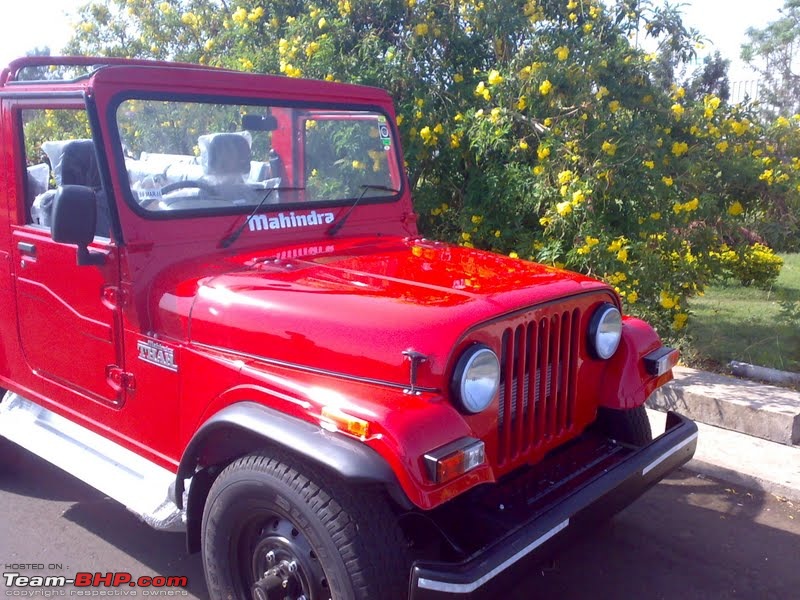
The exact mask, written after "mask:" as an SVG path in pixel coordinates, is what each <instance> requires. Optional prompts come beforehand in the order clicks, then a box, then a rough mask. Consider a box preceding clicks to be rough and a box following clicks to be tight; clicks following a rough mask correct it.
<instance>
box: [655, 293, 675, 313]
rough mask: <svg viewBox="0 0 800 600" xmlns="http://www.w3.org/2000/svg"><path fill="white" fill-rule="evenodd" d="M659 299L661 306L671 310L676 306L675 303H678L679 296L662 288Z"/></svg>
mask: <svg viewBox="0 0 800 600" xmlns="http://www.w3.org/2000/svg"><path fill="white" fill-rule="evenodd" d="M659 300H660V302H661V306H662V307H663V308H666V309H667V310H669V309H670V308H674V307H675V305H676V304H677V303H678V298H677V296H672V295H671V294H670V293H669V292H667V291H665V290H661V293H660V294H659Z"/></svg>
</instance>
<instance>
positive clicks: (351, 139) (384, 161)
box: [116, 99, 401, 217]
mask: <svg viewBox="0 0 800 600" xmlns="http://www.w3.org/2000/svg"><path fill="white" fill-rule="evenodd" d="M116 119H117V128H118V132H119V139H120V143H121V145H122V153H123V155H124V156H125V167H126V171H127V177H128V185H129V187H130V190H131V197H132V200H133V202H134V203H135V205H136V206H138V207H139V208H140V209H141V210H142V211H144V213H145V214H161V215H163V216H176V217H177V216H180V215H182V214H185V213H187V212H188V213H191V215H192V216H197V214H198V213H199V214H203V213H208V214H219V213H221V212H226V213H227V212H239V211H240V209H241V212H247V210H248V207H249V209H251V210H252V209H253V208H255V207H256V206H258V205H259V204H261V203H262V202H263V204H264V206H266V209H265V210H269V205H271V204H281V207H280V208H281V209H282V208H284V205H287V204H289V205H292V204H294V205H298V206H310V205H314V206H317V205H321V206H326V205H329V206H332V205H335V204H344V203H348V202H352V201H353V200H354V199H356V198H358V197H359V196H361V195H362V194H364V190H365V189H367V192H366V194H365V195H364V198H363V200H361V202H362V203H366V202H370V201H379V200H388V199H392V198H396V197H397V194H398V191H399V189H400V186H401V175H400V168H401V167H400V164H401V163H400V161H399V160H398V153H397V144H396V142H395V141H394V139H393V134H392V128H391V127H390V126H389V124H388V121H387V118H386V116H385V115H384V114H383V113H379V112H376V111H370V110H354V109H347V110H343V109H329V108H318V109H315V108H313V107H311V108H309V107H303V108H298V107H287V106H264V105H247V104H223V103H219V102H215V103H211V102H198V101H174V100H169V101H167V100H151V99H128V100H124V101H122V102H121V103H120V104H119V106H118V108H117V112H116ZM265 198H266V199H265Z"/></svg>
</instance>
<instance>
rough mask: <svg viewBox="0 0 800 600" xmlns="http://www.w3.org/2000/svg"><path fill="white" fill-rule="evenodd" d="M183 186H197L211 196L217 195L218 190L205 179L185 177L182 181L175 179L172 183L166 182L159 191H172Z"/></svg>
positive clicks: (166, 192) (163, 192)
mask: <svg viewBox="0 0 800 600" xmlns="http://www.w3.org/2000/svg"><path fill="white" fill-rule="evenodd" d="M185 188H197V189H200V190H203V191H204V192H207V193H209V194H211V195H213V196H218V195H219V192H218V190H217V188H216V187H215V186H214V185H212V184H210V183H208V182H206V181H201V180H199V179H186V180H184V181H175V182H173V183H168V184H167V185H165V186H164V187H162V188H161V193H162V194H169V193H170V192H174V191H175V190H181V189H185Z"/></svg>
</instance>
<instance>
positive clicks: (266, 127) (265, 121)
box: [242, 114, 278, 131]
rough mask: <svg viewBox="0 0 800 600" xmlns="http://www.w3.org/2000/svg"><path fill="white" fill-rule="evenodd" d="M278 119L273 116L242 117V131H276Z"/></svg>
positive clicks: (248, 115) (249, 115)
mask: <svg viewBox="0 0 800 600" xmlns="http://www.w3.org/2000/svg"><path fill="white" fill-rule="evenodd" d="M277 128H278V119H276V118H275V117H273V116H272V115H269V114H267V115H251V114H247V115H242V129H244V130H246V131H275V130H276V129H277Z"/></svg>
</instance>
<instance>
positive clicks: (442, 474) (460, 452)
mask: <svg viewBox="0 0 800 600" xmlns="http://www.w3.org/2000/svg"><path fill="white" fill-rule="evenodd" d="M424 460H425V467H426V469H427V471H428V477H430V478H431V480H432V481H433V482H434V483H446V482H448V481H450V480H452V479H455V478H456V477H458V476H460V475H463V474H464V473H467V472H469V471H471V470H473V469H475V468H476V467H479V466H481V465H482V464H483V463H484V462H485V461H486V449H485V446H484V443H483V442H482V441H481V440H478V439H475V438H470V437H465V438H461V439H458V440H456V441H454V442H450V443H449V444H446V445H444V446H441V447H440V448H437V449H436V450H432V451H431V452H428V453H427V454H425V456H424Z"/></svg>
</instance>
